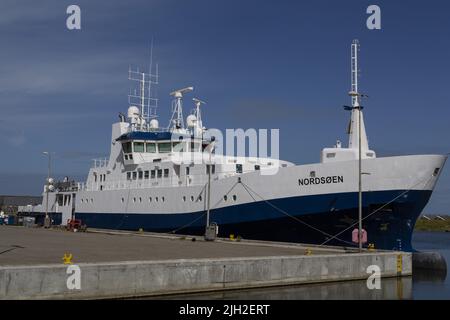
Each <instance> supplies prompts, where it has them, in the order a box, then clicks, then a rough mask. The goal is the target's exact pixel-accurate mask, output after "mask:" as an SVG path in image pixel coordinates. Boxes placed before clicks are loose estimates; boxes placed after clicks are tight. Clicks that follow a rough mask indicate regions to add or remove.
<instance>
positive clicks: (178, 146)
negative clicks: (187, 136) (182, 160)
mask: <svg viewBox="0 0 450 320" xmlns="http://www.w3.org/2000/svg"><path fill="white" fill-rule="evenodd" d="M183 149H184V148H183V142H181V141H175V142H172V150H173V151H174V152H183Z"/></svg>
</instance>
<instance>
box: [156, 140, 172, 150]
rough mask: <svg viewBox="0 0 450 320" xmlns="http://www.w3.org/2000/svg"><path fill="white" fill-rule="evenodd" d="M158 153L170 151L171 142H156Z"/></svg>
mask: <svg viewBox="0 0 450 320" xmlns="http://www.w3.org/2000/svg"><path fill="white" fill-rule="evenodd" d="M158 150H159V153H168V152H170V151H171V143H170V142H161V143H158Z"/></svg>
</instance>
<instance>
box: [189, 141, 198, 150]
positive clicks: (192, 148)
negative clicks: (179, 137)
mask: <svg viewBox="0 0 450 320" xmlns="http://www.w3.org/2000/svg"><path fill="white" fill-rule="evenodd" d="M190 147H191V152H195V151H199V150H200V143H198V142H191V143H190Z"/></svg>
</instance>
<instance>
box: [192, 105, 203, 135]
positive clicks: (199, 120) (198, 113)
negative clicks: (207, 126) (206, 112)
mask: <svg viewBox="0 0 450 320" xmlns="http://www.w3.org/2000/svg"><path fill="white" fill-rule="evenodd" d="M192 100H193V101H194V103H195V117H196V119H197V121H196V127H197V130H199V129H200V130H203V122H202V112H201V111H200V106H201V105H202V104H206V102H205V101H202V100H200V99H197V98H193V99H192Z"/></svg>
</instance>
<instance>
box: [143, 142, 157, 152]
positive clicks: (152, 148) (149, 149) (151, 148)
mask: <svg viewBox="0 0 450 320" xmlns="http://www.w3.org/2000/svg"><path fill="white" fill-rule="evenodd" d="M145 152H147V153H156V143H154V142H148V143H146V144H145Z"/></svg>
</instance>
